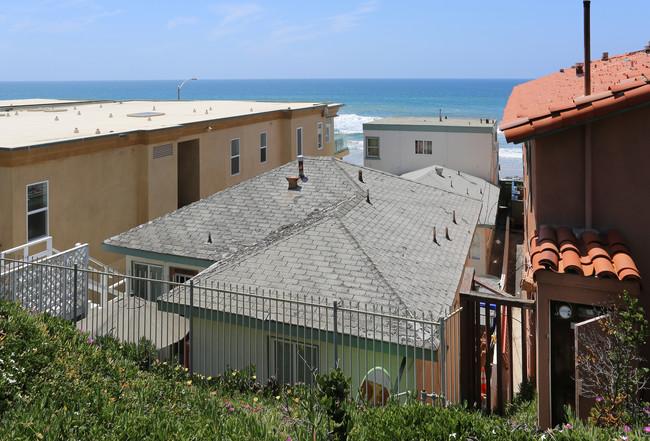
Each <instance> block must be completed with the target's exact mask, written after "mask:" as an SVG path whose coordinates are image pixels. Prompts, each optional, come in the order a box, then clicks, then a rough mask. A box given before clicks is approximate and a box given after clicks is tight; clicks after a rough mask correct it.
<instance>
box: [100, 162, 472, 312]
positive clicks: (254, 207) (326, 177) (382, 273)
mask: <svg viewBox="0 0 650 441" xmlns="http://www.w3.org/2000/svg"><path fill="white" fill-rule="evenodd" d="M297 169H298V167H297V164H296V162H295V161H294V162H292V163H289V164H286V165H284V166H281V167H278V168H275V169H273V170H270V171H268V172H266V173H264V174H262V175H260V176H258V177H255V178H252V179H249V180H247V181H245V182H243V183H241V184H239V185H236V186H234V187H231V188H229V189H226V190H223V191H221V192H219V193H216V194H214V195H212V196H209V197H207V198H205V199H203V200H201V201H198V202H195V203H194V204H191V205H189V206H187V207H184V208H182V209H180V210H177V211H175V212H173V213H170V214H167V215H165V216H162V217H160V218H158V219H156V220H154V221H151V222H149V223H147V224H144V225H141V226H139V227H137V228H134V229H132V230H130V231H127V232H125V233H122V234H120V235H117V236H115V237H112V238H110V239H108V240H106V241H105V243H106V244H107V245H112V246H115V247H121V248H126V249H125V250H124V252H125V253H126V254H128V253H129V249H130V250H141V251H148V252H153V253H158V254H162V255H165V254H168V255H176V256H186V257H194V258H201V259H206V260H211V261H214V262H215V264H214V265H212V266H211V267H210V268H208V269H206V270H205V271H203V272H202V273H200V274H199V275H198V276H197V283H217V282H219V283H221V282H225V283H233V284H242V285H247V286H257V287H261V288H264V289H269V290H279V291H286V292H292V293H299V294H302V295H307V296H310V295H313V296H318V297H321V298H325V299H331V300H334V299H337V300H341V301H343V302H344V303H347V304H353V303H354V304H356V303H360V304H366V305H373V306H390V307H393V308H399V309H401V310H408V311H412V312H414V311H418V312H435V313H439V312H441V311H442V310H447V309H448V308H449V307H450V306H451V302H452V300H453V298H454V296H455V293H456V291H457V289H458V286H459V283H460V279H461V276H462V271H463V268H464V266H465V262H466V259H467V255H468V252H469V247H470V244H471V241H472V237H473V234H474V230H475V228H476V225H477V222H478V219H479V214H480V211H481V201H478V200H475V199H473V198H470V197H467V196H465V195H462V194H458V193H456V192H452V191H447V190H442V189H439V188H432V187H430V186H427V185H423V184H420V183H417V182H413V181H409V180H407V179H402V178H400V177H397V176H394V175H391V174H388V173H385V172H380V171H376V170H372V169H367V168H364V167H360V166H357V165H353V164H348V163H345V162H343V161H340V160H338V159H334V158H326V157H319V158H311V157H310V158H305V165H304V169H305V175H306V177H307V179H306V180H305V181H303V182H301V185H300V188H299V189H298V190H288V189H287V181H286V179H285V176H289V175H296V174H297V173H296V172H297ZM360 170H361V171H362V173H363V180H364V182H363V183H362V182H360V181H359V180H358V173H359V171H360ZM367 190H370V203H368V202H367V201H366V194H367V193H366V192H367ZM453 210H455V211H456V223H454V222H453V221H452V211H453ZM434 227H435V228H436V235H437V243H436V242H434V241H433V229H434ZM446 228H448V230H449V237H450V239H447V238H446V237H445V229H446ZM208 233H209V234H210V236H211V238H212V242H213V243H212V244H209V243H208V241H207V238H208ZM161 260H162V257H161Z"/></svg>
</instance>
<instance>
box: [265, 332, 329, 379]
mask: <svg viewBox="0 0 650 441" xmlns="http://www.w3.org/2000/svg"><path fill="white" fill-rule="evenodd" d="M269 345H270V354H271V357H270V359H269V362H270V373H271V375H275V377H276V378H277V379H278V382H279V383H282V384H286V383H290V384H294V383H305V384H307V385H312V384H313V383H314V377H313V375H312V372H319V369H318V367H319V366H318V364H319V351H318V346H317V345H313V344H309V343H305V342H300V341H294V340H289V339H285V338H282V337H278V338H273V337H271V338H270V339H269Z"/></svg>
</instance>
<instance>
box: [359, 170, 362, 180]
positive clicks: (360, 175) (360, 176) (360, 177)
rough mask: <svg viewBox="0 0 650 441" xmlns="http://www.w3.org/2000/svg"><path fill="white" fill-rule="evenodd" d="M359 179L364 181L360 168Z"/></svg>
mask: <svg viewBox="0 0 650 441" xmlns="http://www.w3.org/2000/svg"><path fill="white" fill-rule="evenodd" d="M359 181H361V182H363V171H361V170H359Z"/></svg>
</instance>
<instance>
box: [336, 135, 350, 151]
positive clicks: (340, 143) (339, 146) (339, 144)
mask: <svg viewBox="0 0 650 441" xmlns="http://www.w3.org/2000/svg"><path fill="white" fill-rule="evenodd" d="M347 149H348V145H347V143H346V142H345V139H344V138H336V139H334V153H341V152H344V151H346V150H347Z"/></svg>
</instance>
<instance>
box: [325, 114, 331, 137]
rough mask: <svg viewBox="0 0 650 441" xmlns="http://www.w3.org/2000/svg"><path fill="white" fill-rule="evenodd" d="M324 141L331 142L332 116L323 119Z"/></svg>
mask: <svg viewBox="0 0 650 441" xmlns="http://www.w3.org/2000/svg"><path fill="white" fill-rule="evenodd" d="M325 142H332V118H327V119H326V120H325Z"/></svg>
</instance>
